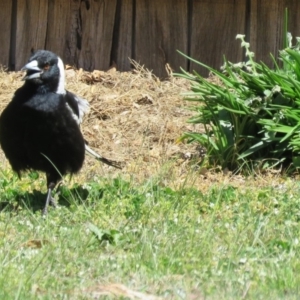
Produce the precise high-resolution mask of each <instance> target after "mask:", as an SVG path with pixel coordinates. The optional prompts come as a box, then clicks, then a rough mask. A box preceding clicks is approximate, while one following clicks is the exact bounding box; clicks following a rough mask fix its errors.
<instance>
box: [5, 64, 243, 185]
mask: <svg viewBox="0 0 300 300" xmlns="http://www.w3.org/2000/svg"><path fill="white" fill-rule="evenodd" d="M23 76H24V74H23V73H22V72H8V73H7V72H5V71H3V70H2V71H1V72H0V111H2V110H3V109H4V108H5V106H6V105H7V103H8V102H9V101H10V100H11V98H12V96H13V93H14V91H15V90H16V89H17V88H18V87H20V86H21V85H22V84H23V81H22V80H21V79H22V77H23ZM189 86H190V84H189V82H187V81H186V80H185V79H180V78H174V77H173V76H170V77H169V78H168V79H166V80H163V81H161V80H159V79H158V78H157V77H156V76H154V75H153V74H152V73H151V72H150V71H149V70H147V69H145V68H144V67H142V66H139V65H137V64H135V69H134V70H132V71H130V72H119V71H117V70H116V68H115V67H112V68H111V69H110V70H108V71H105V72H104V71H97V70H95V71H94V72H86V71H83V70H82V69H80V70H76V69H74V68H72V67H70V66H66V88H67V89H68V90H70V91H72V92H73V93H75V94H77V95H79V96H81V97H83V98H85V99H87V100H88V101H89V103H90V106H91V110H90V112H89V114H88V115H86V116H85V119H84V121H83V123H82V131H83V134H84V137H85V139H86V140H87V141H88V143H89V145H90V146H91V147H92V148H93V149H94V150H96V151H97V152H99V153H100V154H101V155H103V156H104V157H107V158H110V159H114V160H117V161H122V162H124V164H125V167H124V168H123V169H122V170H117V169H114V168H112V167H108V166H106V165H103V164H101V163H99V162H97V161H95V160H94V159H92V158H90V157H87V158H86V161H85V164H84V167H83V169H82V170H81V172H80V173H79V174H78V175H77V176H76V177H75V179H74V180H75V181H76V182H84V181H86V180H95V179H97V178H99V177H107V176H109V177H115V176H119V175H121V176H122V177H125V178H127V179H130V180H132V181H133V182H136V183H141V182H144V181H146V180H148V179H150V178H151V179H152V180H153V179H154V180H156V181H157V183H158V184H162V185H168V186H171V187H173V188H180V187H182V186H186V185H188V186H190V185H193V186H196V187H198V188H200V189H202V190H206V189H207V188H208V187H209V185H210V184H211V183H217V182H220V181H222V182H227V181H231V182H232V177H231V176H230V173H226V172H225V174H224V173H222V172H218V173H215V172H207V170H205V169H201V168H199V167H196V166H195V161H196V162H197V161H198V162H199V161H200V160H201V153H200V151H199V150H198V149H197V145H196V144H185V143H178V138H179V137H180V136H181V134H182V133H183V132H186V131H201V130H202V128H201V126H200V125H196V126H195V125H192V124H188V123H187V120H188V119H189V118H190V117H191V116H192V115H193V114H194V113H193V112H192V111H191V110H189V109H188V107H189V106H191V103H190V102H187V101H184V100H183V96H182V94H183V93H184V92H187V91H188V90H189ZM0 151H1V150H0ZM0 161H1V162H2V163H3V164H4V166H5V167H6V166H7V167H8V163H7V161H6V160H5V157H4V155H3V153H2V151H1V153H0ZM234 182H235V183H236V184H237V185H240V184H241V185H244V184H245V180H244V179H243V178H242V177H237V176H235V177H234ZM208 183H209V184H208Z"/></svg>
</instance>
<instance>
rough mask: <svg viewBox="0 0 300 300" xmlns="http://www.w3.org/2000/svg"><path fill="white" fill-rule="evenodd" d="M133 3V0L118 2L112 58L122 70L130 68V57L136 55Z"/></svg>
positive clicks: (120, 0) (119, 0)
mask: <svg viewBox="0 0 300 300" xmlns="http://www.w3.org/2000/svg"><path fill="white" fill-rule="evenodd" d="M133 5H134V1H133V0H118V3H117V12H116V19H115V29H114V41H113V46H112V48H113V49H112V59H113V61H114V62H115V63H116V64H117V68H118V69H119V70H122V71H128V70H130V61H129V58H133V56H134V54H133V42H134V31H133V24H134V13H133V12H134V6H133Z"/></svg>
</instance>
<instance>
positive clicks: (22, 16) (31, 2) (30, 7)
mask: <svg viewBox="0 0 300 300" xmlns="http://www.w3.org/2000/svg"><path fill="white" fill-rule="evenodd" d="M47 15H48V0H22V1H17V24H16V27H17V28H16V53H15V68H16V70H19V69H20V68H21V67H22V66H23V65H24V63H25V62H26V61H27V60H28V57H29V55H30V50H31V49H32V48H34V49H43V48H44V47H45V40H46V30H47V22H48V18H47ZM53 22H54V20H53ZM49 23H50V21H49ZM49 26H50V24H49Z"/></svg>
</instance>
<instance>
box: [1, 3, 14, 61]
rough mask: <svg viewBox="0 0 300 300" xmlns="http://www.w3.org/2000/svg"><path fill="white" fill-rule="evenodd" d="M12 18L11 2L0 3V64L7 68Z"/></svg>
mask: <svg viewBox="0 0 300 300" xmlns="http://www.w3.org/2000/svg"><path fill="white" fill-rule="evenodd" d="M11 17H12V1H11V0H2V1H0V28H1V34H0V45H1V47H0V58H1V63H2V64H3V65H4V66H6V67H8V66H9V57H10V52H9V51H10V43H11V29H12V27H11V23H12V20H11Z"/></svg>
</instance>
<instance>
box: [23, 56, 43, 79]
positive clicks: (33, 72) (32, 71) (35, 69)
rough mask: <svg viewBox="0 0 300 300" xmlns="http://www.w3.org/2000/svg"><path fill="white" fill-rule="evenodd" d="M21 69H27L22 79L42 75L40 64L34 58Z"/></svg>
mask: <svg viewBox="0 0 300 300" xmlns="http://www.w3.org/2000/svg"><path fill="white" fill-rule="evenodd" d="M21 71H27V73H26V75H25V76H24V77H23V79H22V80H31V79H34V78H39V77H41V73H42V69H41V68H40V67H39V66H38V62H37V60H33V61H31V62H29V63H28V64H26V65H25V66H24V67H23V68H22V69H21Z"/></svg>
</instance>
